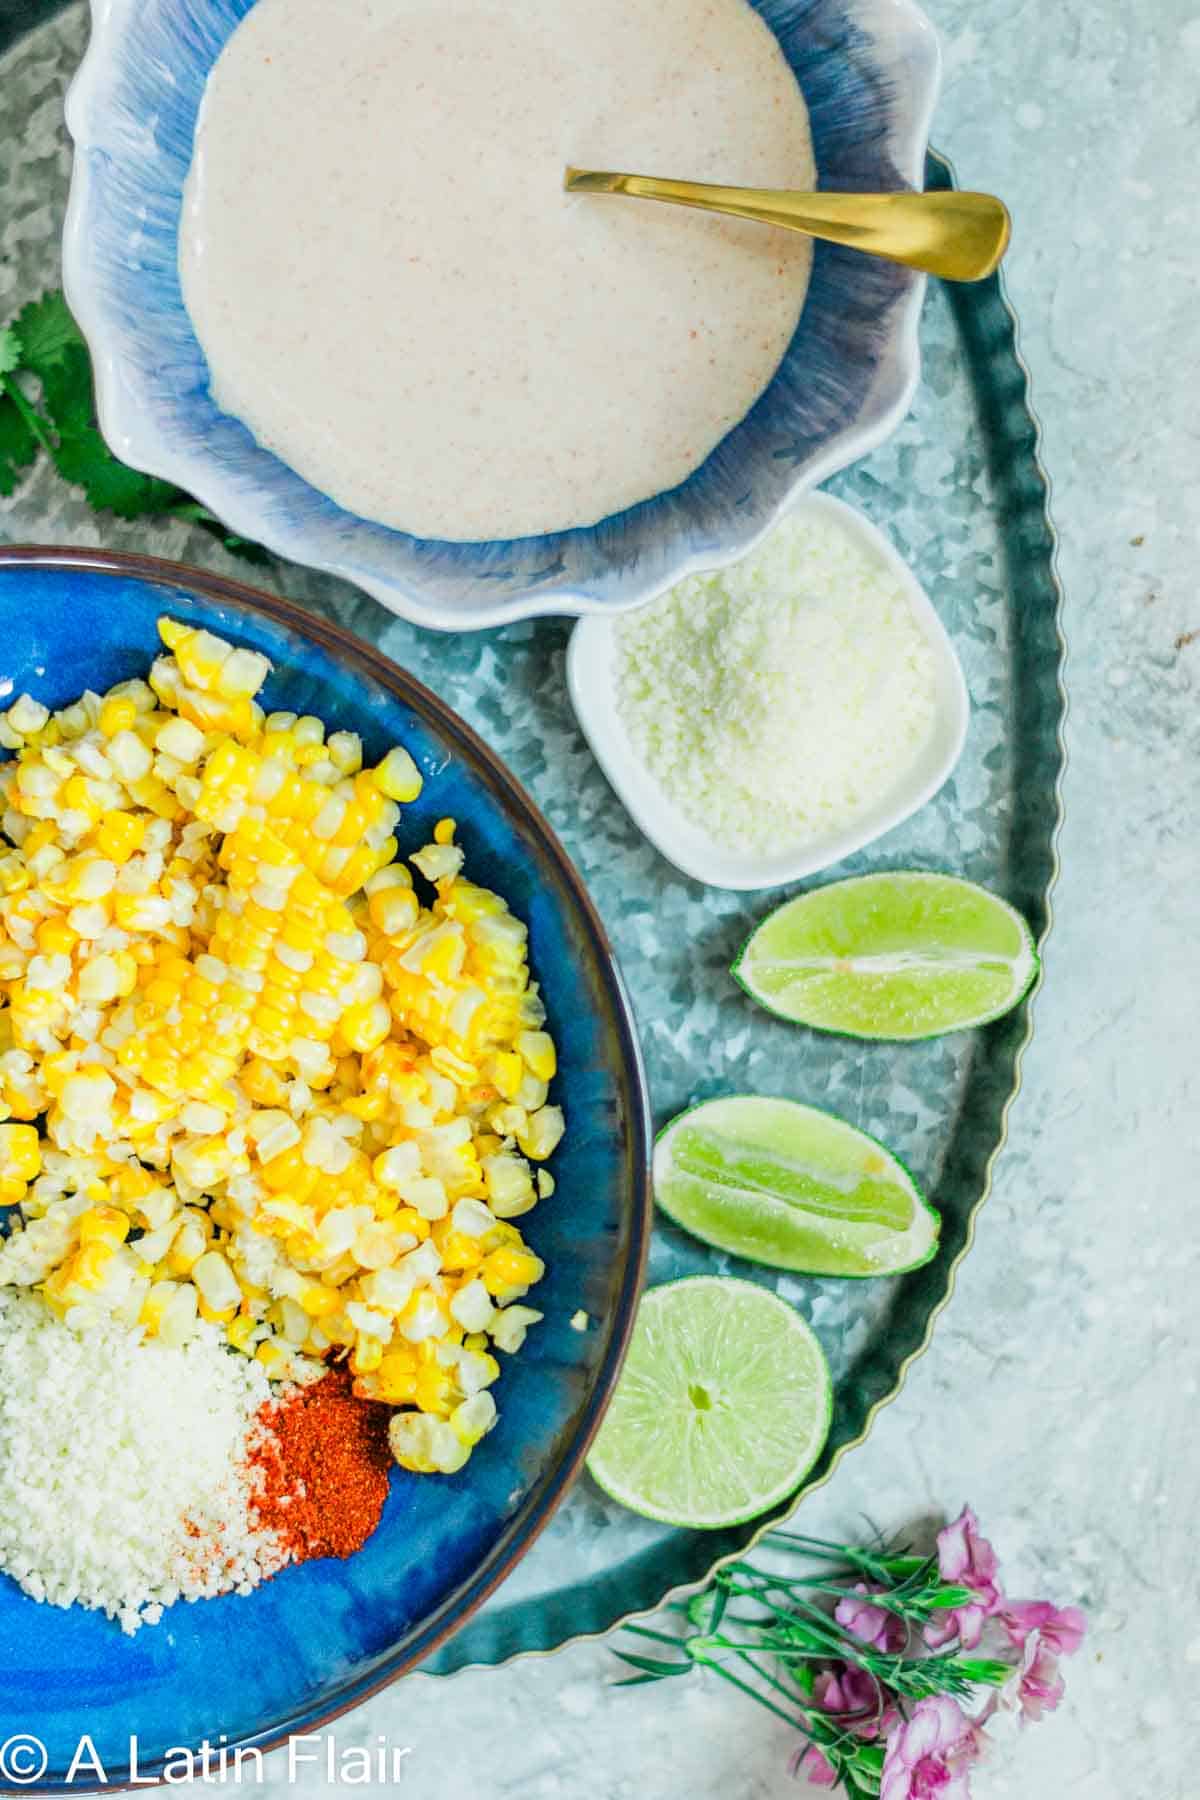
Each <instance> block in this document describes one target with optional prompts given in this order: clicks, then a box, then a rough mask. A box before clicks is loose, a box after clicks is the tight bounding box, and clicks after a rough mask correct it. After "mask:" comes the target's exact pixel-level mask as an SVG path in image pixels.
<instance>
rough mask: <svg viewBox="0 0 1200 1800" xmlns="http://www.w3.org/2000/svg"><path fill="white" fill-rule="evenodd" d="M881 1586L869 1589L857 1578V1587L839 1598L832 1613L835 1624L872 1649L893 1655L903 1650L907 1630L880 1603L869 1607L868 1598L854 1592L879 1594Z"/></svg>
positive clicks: (900, 1621)
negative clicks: (842, 1597) (862, 1597)
mask: <svg viewBox="0 0 1200 1800" xmlns="http://www.w3.org/2000/svg"><path fill="white" fill-rule="evenodd" d="M884 1591H885V1590H884V1589H883V1588H869V1587H866V1586H864V1584H863V1583H862V1582H861V1581H860V1582H859V1584H858V1586H857V1587H856V1588H855V1589H854V1590H853V1592H852V1593H849V1594H847V1595H846V1596H845V1598H844V1599H842V1600H839V1601H838V1603H837V1605H836V1606H835V1607H834V1610H833V1616H834V1618H835V1619H836V1620H837V1622H838V1624H839V1625H842V1626H844V1627H845V1629H846V1630H847V1631H849V1632H852V1633H853V1634H854V1636H855V1637H856V1638H858V1639H860V1640H861V1642H862V1643H864V1644H869V1645H870V1647H871V1649H872V1650H878V1651H879V1652H880V1653H881V1654H882V1655H884V1656H895V1655H896V1654H897V1653H898V1652H899V1651H901V1650H903V1648H904V1645H905V1643H906V1641H907V1639H908V1632H907V1630H906V1628H905V1625H904V1621H903V1619H898V1618H897V1617H896V1615H895V1613H890V1612H888V1611H887V1610H886V1609H885V1608H884V1607H882V1606H872V1605H871V1604H870V1600H869V1598H868V1599H859V1598H857V1596H858V1595H860V1594H862V1595H867V1596H869V1595H871V1594H882V1593H883V1592H884Z"/></svg>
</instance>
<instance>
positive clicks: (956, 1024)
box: [733, 871, 1038, 1038]
mask: <svg viewBox="0 0 1200 1800" xmlns="http://www.w3.org/2000/svg"><path fill="white" fill-rule="evenodd" d="M1037 972H1038V958H1037V951H1036V950H1035V949H1034V944H1033V934H1032V933H1031V931H1030V929H1029V927H1028V925H1027V924H1026V923H1025V921H1024V919H1023V918H1022V917H1021V915H1020V913H1018V912H1015V911H1014V910H1013V908H1012V907H1011V906H1009V904H1008V902H1007V901H1005V900H1000V899H998V898H997V896H996V895H995V894H989V893H988V892H987V891H986V890H985V889H984V888H980V887H976V886H975V885H974V883H973V882H970V881H960V880H959V879H958V878H957V877H956V876H953V875H927V874H924V873H921V872H918V871H901V872H899V873H895V874H887V875H862V876H859V877H858V878H857V879H855V880H851V881H837V882H834V883H833V884H832V886H830V887H823V888H815V889H814V890H813V892H812V893H809V894H801V895H800V897H799V899H797V900H789V901H788V902H787V903H786V904H785V905H783V906H781V907H779V908H778V910H777V911H776V912H773V913H771V914H770V916H769V917H768V918H766V919H764V920H763V922H762V924H761V925H760V926H759V928H758V930H757V931H756V932H755V933H754V935H753V936H752V937H751V938H750V940H749V942H748V943H747V944H746V946H745V948H744V949H743V950H742V953H741V955H740V956H739V957H738V959H737V961H736V962H735V963H734V965H733V973H734V975H735V977H736V978H737V980H738V981H740V982H741V984H742V986H743V987H744V988H745V990H746V992H747V993H748V994H750V995H751V996H752V998H753V999H755V1000H757V1001H759V1002H760V1003H761V1005H763V1006H765V1007H767V1008H769V1010H770V1011H771V1012H775V1013H779V1014H780V1016H781V1017H783V1018H785V1019H793V1020H795V1022H796V1023H797V1024H800V1025H811V1026H814V1027H815V1028H816V1029H817V1030H818V1031H841V1032H845V1033H847V1034H848V1035H849V1036H851V1037H862V1038H925V1037H938V1036H939V1035H940V1034H941V1033H942V1032H945V1031H963V1030H965V1029H966V1028H967V1027H968V1026H970V1025H983V1024H986V1022H987V1021H988V1020H989V1019H998V1018H999V1017H1000V1015H1001V1013H1006V1012H1008V1011H1009V1010H1010V1009H1011V1008H1012V1007H1014V1006H1015V1005H1016V1004H1017V1001H1018V1000H1020V998H1021V997H1022V995H1023V994H1026V993H1028V991H1029V988H1030V987H1031V985H1032V983H1033V980H1034V977H1035V976H1036V974H1037Z"/></svg>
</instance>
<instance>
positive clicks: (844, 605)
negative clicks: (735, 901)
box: [617, 508, 935, 850]
mask: <svg viewBox="0 0 1200 1800" xmlns="http://www.w3.org/2000/svg"><path fill="white" fill-rule="evenodd" d="M617 708H618V712H619V713H620V716H621V718H622V719H623V721H624V723H625V727H626V729H627V731H628V732H629V735H630V738H631V739H632V742H633V744H634V747H635V748H636V750H637V751H638V753H639V754H640V755H641V756H642V758H643V759H644V761H645V762H646V764H647V766H648V767H649V769H650V770H651V772H652V773H653V774H654V775H655V776H656V777H657V779H658V781H659V782H660V784H661V785H662V787H663V788H664V789H665V791H666V792H667V794H668V795H669V796H670V797H671V799H673V800H674V801H675V803H676V804H677V805H678V807H679V808H680V809H681V811H682V812H684V813H685V814H686V815H687V817H688V818H689V819H690V820H691V821H692V822H693V824H695V825H698V826H700V827H701V829H703V830H704V831H705V832H706V833H707V835H708V836H709V837H711V838H712V839H714V840H715V841H716V842H718V843H723V844H728V845H731V846H735V847H738V848H745V849H752V850H763V849H767V848H772V849H790V848H793V847H798V846H800V845H803V844H805V843H807V842H811V841H812V840H814V839H816V838H821V837H825V836H826V835H827V834H829V833H830V832H834V831H839V830H841V829H843V828H844V827H846V826H848V825H850V824H852V823H853V822H854V820H855V819H856V818H858V817H860V816H861V815H862V814H863V813H865V812H866V811H867V810H868V809H869V808H870V807H872V806H873V805H875V804H876V803H877V802H878V801H880V800H881V799H883V798H884V797H885V796H886V794H887V793H888V792H889V791H890V790H892V789H893V788H894V787H895V786H896V785H897V784H898V782H899V781H900V779H902V777H903V776H904V774H905V772H906V771H907V770H908V769H909V768H911V766H912V764H913V762H914V761H915V760H916V758H917V756H918V755H919V753H920V751H921V749H922V748H923V746H924V744H925V743H926V741H927V739H928V737H929V735H930V732H931V729H932V727H933V723H934V717H935V666H934V660H933V654H932V652H931V650H930V647H929V643H928V640H927V638H926V636H925V633H924V632H923V631H922V629H921V627H920V625H919V624H918V622H917V620H916V618H915V617H914V615H913V611H912V607H911V605H910V603H909V600H908V596H907V594H906V593H905V590H904V588H903V587H902V586H901V584H900V582H899V581H898V580H897V579H896V577H895V575H894V574H893V572H892V571H891V569H890V568H889V567H888V566H887V564H886V563H885V562H884V560H883V559H882V557H881V556H879V554H878V553H877V552H876V551H875V550H874V549H873V548H872V547H871V546H870V545H869V544H867V543H865V542H864V541H863V540H862V539H861V538H860V537H859V536H858V534H857V533H855V532H853V531H852V530H850V529H847V528H846V527H845V526H844V525H843V524H842V523H841V521H840V520H839V519H837V518H836V517H835V516H831V515H829V514H827V513H825V512H824V511H821V512H816V511H814V510H811V509H810V510H809V511H807V512H805V510H804V509H803V508H802V509H801V512H800V513H799V514H798V515H797V516H795V517H794V518H792V519H790V520H786V521H785V522H784V523H783V524H782V525H780V526H779V527H778V529H777V530H775V531H774V532H773V533H772V534H771V535H770V536H769V537H768V538H767V539H766V540H765V542H764V543H762V544H761V545H760V546H759V548H758V549H757V550H755V551H754V552H753V553H752V554H751V555H750V556H748V557H746V558H745V559H744V561H742V562H740V563H735V564H734V565H733V566H732V567H731V568H728V569H722V570H719V571H717V572H716V573H714V574H710V575H695V576H691V577H689V578H688V579H687V580H686V581H682V582H680V583H679V584H678V586H676V587H674V588H672V589H671V590H670V592H669V593H668V594H666V595H665V596H664V597H663V598H662V599H661V600H658V601H656V602H654V603H652V604H651V605H650V606H647V607H644V608H642V609H641V610H640V611H638V612H636V613H634V614H631V615H630V616H629V617H627V618H625V619H623V620H622V621H621V623H620V625H619V628H618V663H617Z"/></svg>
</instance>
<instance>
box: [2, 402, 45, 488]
mask: <svg viewBox="0 0 1200 1800" xmlns="http://www.w3.org/2000/svg"><path fill="white" fill-rule="evenodd" d="M3 390H4V383H3V380H2V379H0V496H3V497H5V498H7V496H8V495H9V494H11V493H13V492H14V491H15V489H16V486H17V483H18V481H19V480H20V478H21V471H22V469H27V468H28V467H29V465H30V463H31V462H32V461H33V459H34V457H35V456H36V455H37V453H38V441H37V439H36V437H35V436H34V435H33V432H32V431H31V430H30V428H29V426H28V424H27V423H26V421H25V420H24V419H23V418H22V416H21V414H20V413H19V412H18V411H17V408H16V407H15V406H14V405H13V402H12V400H11V398H10V397H9V395H8V394H6V393H5V392H4V391H3Z"/></svg>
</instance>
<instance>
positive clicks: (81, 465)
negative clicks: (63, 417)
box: [52, 425, 179, 519]
mask: <svg viewBox="0 0 1200 1800" xmlns="http://www.w3.org/2000/svg"><path fill="white" fill-rule="evenodd" d="M52 454H53V457H54V463H55V467H56V468H57V469H58V472H59V474H60V475H61V476H62V477H63V480H64V481H73V482H75V483H76V484H77V485H78V486H79V487H81V488H82V489H83V491H84V493H85V494H86V495H87V499H88V504H89V505H90V506H94V507H97V508H106V509H107V510H108V511H109V512H115V513H116V514H117V515H118V516H119V517H120V518H122V519H136V518H140V517H141V516H142V515H143V514H146V513H162V512H166V511H168V510H169V508H170V506H171V503H172V501H174V500H177V499H178V498H179V489H178V488H177V487H175V486H174V485H173V484H172V483H171V482H169V481H159V480H158V479H157V477H156V476H153V475H142V474H141V473H139V471H138V470H137V469H130V468H128V467H127V466H126V465H125V464H124V463H123V462H118V460H117V458H116V457H115V456H114V455H113V454H112V452H111V450H110V449H109V448H108V445H107V444H106V443H105V442H104V439H103V438H102V437H101V436H100V433H99V431H97V429H96V427H95V426H94V425H81V426H78V427H77V428H75V429H73V430H71V431H70V432H66V433H63V434H62V435H60V438H59V442H58V446H57V448H56V449H55V450H54V451H53V452H52Z"/></svg>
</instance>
